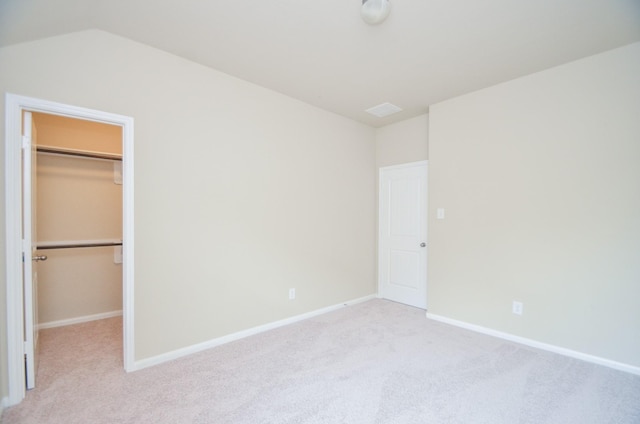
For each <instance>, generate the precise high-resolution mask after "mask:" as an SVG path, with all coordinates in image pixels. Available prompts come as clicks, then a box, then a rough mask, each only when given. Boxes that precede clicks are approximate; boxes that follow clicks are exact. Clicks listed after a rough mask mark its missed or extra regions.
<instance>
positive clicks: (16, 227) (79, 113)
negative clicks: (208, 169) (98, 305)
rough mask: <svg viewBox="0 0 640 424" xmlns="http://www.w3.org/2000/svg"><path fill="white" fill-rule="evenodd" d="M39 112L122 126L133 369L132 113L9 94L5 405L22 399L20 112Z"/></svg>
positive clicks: (126, 300) (127, 317)
mask: <svg viewBox="0 0 640 424" xmlns="http://www.w3.org/2000/svg"><path fill="white" fill-rule="evenodd" d="M23 111H31V112H42V113H48V114H53V115H61V116H66V117H69V118H74V119H82V120H88V121H95V122H101V123H105V124H111V125H118V126H120V127H122V152H123V160H122V168H123V171H122V173H123V186H122V189H123V199H122V204H123V217H122V218H123V220H122V242H123V275H122V280H123V299H122V310H123V350H124V369H125V371H133V370H134V369H135V355H134V333H133V331H134V322H133V319H134V310H133V308H134V299H133V295H134V237H133V236H134V231H133V228H134V222H133V221H134V213H133V212H134V211H133V206H134V205H133V199H134V196H133V188H134V185H133V175H134V172H133V164H134V160H133V118H131V117H128V116H123V115H116V114H113V113H108V112H102V111H98V110H93V109H87V108H82V107H77V106H71V105H66V104H62V103H56V102H51V101H47V100H42V99H37V98H32V97H25V96H19V95H15V94H11V93H7V94H6V97H5V226H6V227H5V228H6V229H5V233H6V246H5V248H6V251H5V253H6V303H7V304H6V308H7V309H6V311H7V351H8V352H7V368H8V380H9V393H8V397H7V398H8V402H7V404H8V406H10V405H16V404H18V403H20V402H21V401H22V399H24V397H25V394H26V390H25V364H24V340H23V338H24V331H25V328H24V319H23V316H24V315H23V313H24V302H25V300H26V299H24V297H23V291H22V231H21V229H22V224H23V222H22V221H23V219H22V163H21V149H22V112H23Z"/></svg>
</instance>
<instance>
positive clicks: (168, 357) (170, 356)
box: [132, 294, 376, 371]
mask: <svg viewBox="0 0 640 424" xmlns="http://www.w3.org/2000/svg"><path fill="white" fill-rule="evenodd" d="M375 298H376V295H375V294H372V295H369V296H365V297H361V298H358V299H354V300H350V301H348V302H343V303H339V304H337V305H333V306H328V307H326V308H322V309H317V310H315V311H311V312H307V313H305V314H301V315H296V316H294V317H291V318H286V319H283V320H280V321H275V322H271V323H269V324H264V325H259V326H257V327H253V328H249V329H247V330H243V331H239V332H237V333H233V334H229V335H227V336H223V337H218V338H217V339H213V340H208V341H206V342H202V343H198V344H195V345H191V346H187V347H183V348H182V349H178V350H174V351H171V352H167V353H163V354H162V355H158V356H153V357H151V358H147V359H142V360H140V361H136V362H135V364H134V369H133V370H132V371H137V370H141V369H143V368H148V367H152V366H154V365H159V364H162V363H164V362H169V361H173V360H174V359H178V358H182V357H184V356H187V355H191V354H194V353H198V352H201V351H203V350H207V349H211V348H212V347H216V346H220V345H223V344H225V343H229V342H233V341H236V340H239V339H243V338H245V337H249V336H253V335H255V334H259V333H263V332H265V331H269V330H273V329H275V328H278V327H282V326H285V325H289V324H293V323H296V322H299V321H303V320H305V319H309V318H313V317H315V316H318V315H322V314H326V313H327V312H332V311H335V310H338V309H340V308H344V307H346V306H351V305H355V304H358V303H362V302H366V301H367V300H371V299H375Z"/></svg>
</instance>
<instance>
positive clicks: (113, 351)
mask: <svg viewBox="0 0 640 424" xmlns="http://www.w3.org/2000/svg"><path fill="white" fill-rule="evenodd" d="M121 325H122V324H121V321H120V319H118V318H112V319H107V320H103V321H96V322H93V323H87V324H79V325H74V326H70V327H63V328H54V329H49V330H45V331H43V332H42V334H41V337H42V340H41V341H42V345H41V348H42V355H41V364H40V369H39V372H38V388H36V389H35V390H33V391H31V392H29V393H28V396H27V398H26V399H25V400H24V401H23V402H22V403H21V404H20V405H17V406H15V407H12V408H9V409H7V410H5V413H4V415H3V417H2V423H3V424H13V423H24V424H30V423H34V424H35V423H38V424H42V423H53V424H56V423H61V424H62V423H64V424H71V423H82V424H89V423H91V424H100V423H154V424H161V423H172V424H173V423H216V424H223V423H235V424H241V423H332V424H334V423H349V424H359V423H420V424H425V423H464V424H469V423H487V424H501V423H535V424H544V423H562V424H567V423H580V424H589V423H594V424H595V423H598V424H600V423H628V424H632V423H634V424H637V423H640V377H639V376H635V375H632V374H627V373H623V372H619V371H615V370H612V369H608V368H605V367H601V366H597V365H593V364H589V363H586V362H582V361H578V360H574V359H570V358H566V357H563V356H559V355H555V354H551V353H547V352H542V351H538V350H535V349H532V348H528V347H525V346H521V345H517V344H513V343H509V342H505V341H502V340H499V339H495V338H492V337H488V336H485V335H480V334H476V333H473V332H469V331H466V330H462V329H458V328H455V327H451V326H448V325H446V324H442V323H438V322H434V321H430V320H427V319H426V318H425V316H424V311H422V310H419V309H415V308H411V307H408V306H404V305H399V304H396V303H393V302H389V301H384V300H372V301H369V302H366V303H362V304H358V305H354V306H350V307H346V308H344V309H341V310H338V311H335V312H331V313H328V314H325V315H322V316H319V317H316V318H312V319H309V320H306V321H303V322H300V323H297V324H293V325H290V326H287V327H282V328H279V329H276V330H272V331H269V332H266V333H262V334H259V335H256V336H252V337H249V338H246V339H243V340H239V341H237V342H233V343H230V344H227V345H224V346H220V347H218V348H214V349H211V350H208V351H206V352H201V353H199V354H195V355H192V356H190V357H187V358H183V359H180V360H176V361H173V362H171V363H168V364H163V365H159V366H156V367H153V368H148V369H145V370H141V371H139V372H135V373H130V374H126V373H125V372H124V371H123V370H122V359H121V358H122V346H121V341H120V339H121V332H120V331H121V330H120V328H121Z"/></svg>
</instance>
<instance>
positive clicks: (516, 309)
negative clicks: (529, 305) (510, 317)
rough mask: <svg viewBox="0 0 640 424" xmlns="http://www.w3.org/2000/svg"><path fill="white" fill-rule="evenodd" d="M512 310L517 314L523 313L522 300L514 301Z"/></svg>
mask: <svg viewBox="0 0 640 424" xmlns="http://www.w3.org/2000/svg"><path fill="white" fill-rule="evenodd" d="M512 312H513V313H514V314H516V315H522V302H517V301H515V300H514V301H513V309H512Z"/></svg>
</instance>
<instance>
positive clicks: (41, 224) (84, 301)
mask: <svg viewBox="0 0 640 424" xmlns="http://www.w3.org/2000/svg"><path fill="white" fill-rule="evenodd" d="M33 121H34V123H35V128H36V130H37V141H36V144H37V154H36V156H37V165H36V169H37V172H36V178H37V185H36V187H37V193H34V194H33V198H34V199H35V200H36V202H37V206H36V211H37V219H36V231H37V236H36V240H37V246H38V255H40V257H42V256H46V257H47V259H46V260H44V261H41V262H40V263H39V265H38V288H37V290H38V294H37V303H38V307H37V311H38V318H37V323H38V326H39V328H49V327H57V326H62V325H69V324H75V323H78V322H84V321H90V320H95V319H100V318H107V317H110V316H116V315H119V314H121V311H122V129H121V127H119V126H113V125H107V124H102V123H96V122H91V121H84V120H78V119H71V118H66V117H60V116H56V115H48V114H41V113H34V114H33Z"/></svg>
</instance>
